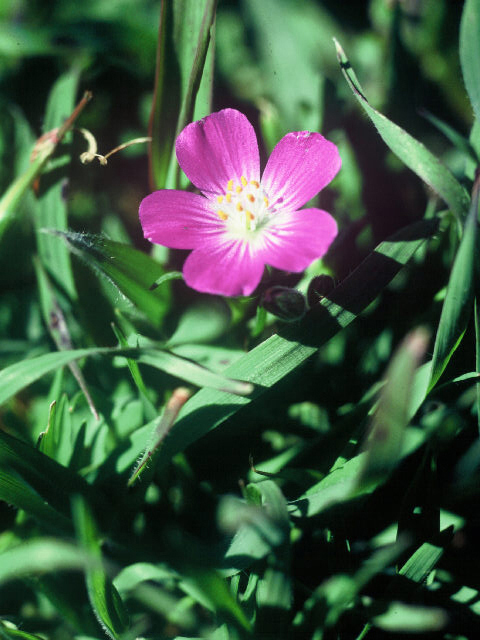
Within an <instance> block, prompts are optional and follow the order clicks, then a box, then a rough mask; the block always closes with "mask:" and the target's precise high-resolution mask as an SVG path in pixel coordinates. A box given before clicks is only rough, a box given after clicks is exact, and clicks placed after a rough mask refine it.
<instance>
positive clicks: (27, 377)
mask: <svg viewBox="0 0 480 640" xmlns="http://www.w3.org/2000/svg"><path fill="white" fill-rule="evenodd" d="M94 355H106V356H111V357H112V356H124V357H125V358H134V359H135V360H137V361H138V362H143V363H145V364H147V365H149V366H151V367H155V368H157V369H161V370H162V371H165V372H166V373H168V374H170V375H172V376H176V377H178V378H180V379H182V380H185V381H186V382H190V383H191V384H194V385H196V386H199V387H201V386H204V385H208V384H211V385H214V386H215V387H217V388H218V389H221V390H222V391H227V392H230V393H242V394H248V393H250V392H251V391H252V385H251V383H249V382H242V381H241V380H230V379H229V378H226V377H225V376H224V375H222V374H219V373H214V372H212V371H209V370H208V369H205V368H204V367H201V366H199V365H197V364H195V363H194V362H190V361H189V360H185V359H184V358H181V357H180V356H177V355H174V354H172V353H169V352H167V351H160V350H158V349H153V348H145V349H133V348H130V349H117V348H116V347H103V348H101V347H100V348H91V349H75V350H73V351H57V352H55V353H46V354H45V355H42V356H38V357H36V358H30V359H29V360H22V361H20V362H16V363H15V364H12V365H10V366H9V367H6V368H5V369H3V370H2V371H0V404H2V403H3V402H5V401H6V400H8V398H11V397H12V396H13V395H15V394H16V393H18V392H19V391H20V390H21V389H24V388H25V387H28V385H30V384H32V382H35V381H36V380H39V379H40V378H42V377H43V376H44V375H46V374H47V373H50V372H52V371H55V370H56V369H59V368H60V367H63V366H65V365H68V364H69V363H70V362H73V361H74V360H78V359H79V358H84V357H87V356H94Z"/></svg>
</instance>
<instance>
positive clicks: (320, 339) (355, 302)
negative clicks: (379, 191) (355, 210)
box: [158, 220, 438, 464]
mask: <svg viewBox="0 0 480 640" xmlns="http://www.w3.org/2000/svg"><path fill="white" fill-rule="evenodd" d="M437 226H438V225H437V222H436V221H434V220H425V221H422V222H420V223H416V224H414V225H411V226H409V227H406V228H405V229H403V230H402V231H400V232H398V233H397V234H395V236H393V237H392V238H390V239H389V240H386V241H384V242H382V243H381V244H380V245H379V246H378V247H377V248H376V249H375V250H374V251H373V252H372V253H371V254H370V255H369V256H368V257H367V258H366V259H365V260H364V261H363V262H362V263H361V264H360V265H359V267H357V269H356V270H355V271H354V272H353V273H352V274H351V275H350V276H348V278H346V279H345V280H344V281H343V282H342V283H341V284H340V285H339V286H338V287H336V288H335V289H334V290H333V291H332V292H331V293H330V294H329V296H328V297H325V298H323V299H322V300H321V302H320V303H319V304H318V305H317V306H315V307H314V308H313V309H311V310H310V311H309V312H308V313H307V314H306V316H305V317H304V318H303V319H302V320H301V321H300V322H299V323H298V324H296V325H292V326H288V327H286V328H285V329H284V330H283V331H282V333H281V334H279V335H274V336H272V337H270V338H268V339H267V340H265V341H264V342H262V343H261V344H260V345H258V347H255V349H253V350H252V351H251V352H250V353H248V354H246V355H245V356H243V357H242V358H240V359H239V360H237V361H236V362H235V363H234V364H232V365H231V366H229V367H228V368H227V369H226V370H225V373H226V374H228V375H232V376H235V377H239V378H242V379H245V380H250V381H251V382H253V383H254V384H255V385H257V386H256V388H255V390H254V391H253V392H252V395H251V396H250V397H249V398H248V399H247V398H236V397H233V396H231V395H226V394H222V393H218V392H211V391H206V390H201V391H200V392H199V393H197V394H195V396H194V397H193V398H191V399H190V400H189V401H188V402H187V404H186V405H185V407H184V408H183V409H182V411H181V412H180V417H179V419H178V421H177V422H176V423H175V425H174V426H173V428H172V430H171V432H170V435H169V437H168V438H167V440H166V441H165V443H164V446H163V448H162V450H161V451H160V454H159V459H158V463H159V464H161V461H162V460H163V461H164V462H166V461H167V460H170V458H171V457H172V456H173V455H175V454H176V453H178V452H179V451H183V450H184V449H185V448H186V447H187V446H188V445H189V444H190V443H192V442H195V441H196V440H197V439H198V438H200V437H202V436H203V435H204V434H206V433H207V432H208V431H210V430H212V429H215V428H216V427H217V426H219V425H220V424H221V423H222V422H223V421H224V420H226V419H227V418H229V417H230V416H232V415H233V414H234V413H236V412H237V411H238V410H239V409H240V408H241V407H243V406H245V405H246V404H248V403H249V402H250V401H251V400H256V399H257V398H259V397H260V396H261V395H262V394H263V393H264V391H266V390H267V389H269V388H271V387H272V386H273V385H274V384H276V383H277V382H278V381H279V380H281V379H282V378H284V377H285V376H286V375H288V374H289V373H291V372H292V371H294V370H295V369H296V368H297V367H299V366H300V365H302V364H303V363H304V362H305V361H306V360H307V358H309V357H310V356H312V355H313V354H314V353H316V351H317V350H318V349H319V348H320V347H321V346H322V345H323V344H325V343H326V342H327V341H328V340H329V339H330V338H331V337H332V336H334V335H335V334H336V333H338V332H339V331H340V330H341V329H343V328H344V327H346V326H347V325H349V324H350V323H351V322H352V321H353V320H355V318H356V317H357V316H358V315H359V314H360V313H361V312H362V311H363V310H364V309H365V308H366V307H367V306H368V305H369V304H370V303H371V302H372V301H373V300H374V299H375V298H376V297H377V296H378V295H379V294H380V293H381V291H382V290H383V288H384V287H385V286H387V284H388V283H389V282H390V281H391V280H392V278H393V277H394V276H395V275H396V274H397V273H398V272H399V271H400V269H401V268H402V267H403V266H404V265H405V264H406V263H407V262H408V260H409V259H410V258H411V257H412V256H413V254H414V253H415V251H416V250H417V249H418V248H419V247H420V246H421V245H422V244H423V243H424V242H425V240H427V239H428V238H430V237H431V236H432V235H433V234H434V233H435V231H436V230H437Z"/></svg>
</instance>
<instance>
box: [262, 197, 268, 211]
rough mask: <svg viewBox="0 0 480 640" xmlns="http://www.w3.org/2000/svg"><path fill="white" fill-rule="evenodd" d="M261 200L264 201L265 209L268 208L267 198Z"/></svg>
mask: <svg viewBox="0 0 480 640" xmlns="http://www.w3.org/2000/svg"><path fill="white" fill-rule="evenodd" d="M263 201H264V203H265V206H266V207H267V209H268V198H264V199H263Z"/></svg>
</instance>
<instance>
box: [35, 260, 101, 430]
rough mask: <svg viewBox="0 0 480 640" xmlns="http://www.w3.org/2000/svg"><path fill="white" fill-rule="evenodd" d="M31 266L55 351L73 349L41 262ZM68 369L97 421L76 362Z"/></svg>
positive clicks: (90, 398)
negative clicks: (55, 347) (33, 269)
mask: <svg viewBox="0 0 480 640" xmlns="http://www.w3.org/2000/svg"><path fill="white" fill-rule="evenodd" d="M33 264H34V267H35V273H36V276H37V284H38V290H39V294H40V306H41V309H42V315H43V320H44V322H45V325H46V326H47V329H48V331H49V333H50V336H51V337H52V339H53V341H54V342H55V344H56V345H57V349H59V350H60V351H62V350H66V349H73V344H72V340H71V337H70V331H69V328H68V325H67V322H66V320H65V316H64V314H63V311H62V308H61V306H60V304H59V301H58V299H57V296H56V295H55V291H54V288H53V285H52V283H51V282H50V279H49V277H48V275H47V273H46V271H45V269H44V268H43V266H42V264H41V262H40V261H39V260H38V259H37V258H36V257H35V258H34V261H33ZM68 367H69V369H70V371H71V372H72V375H73V377H74V378H75V380H76V381H77V382H78V386H79V387H80V389H81V390H82V393H83V395H84V396H85V399H86V401H87V404H88V406H89V407H90V411H91V412H92V414H93V416H94V418H96V420H98V419H99V417H98V413H97V409H96V408H95V404H94V402H93V400H92V396H91V395H90V392H89V390H88V386H87V383H86V381H85V378H84V376H83V374H82V372H81V371H80V367H79V366H78V364H77V363H76V362H71V363H70V364H69V365H68Z"/></svg>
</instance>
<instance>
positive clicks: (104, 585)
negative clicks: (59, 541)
mask: <svg viewBox="0 0 480 640" xmlns="http://www.w3.org/2000/svg"><path fill="white" fill-rule="evenodd" d="M72 511H73V521H74V523H75V530H76V533H77V537H78V541H79V543H80V545H81V546H82V548H83V549H84V550H85V553H87V554H88V555H91V556H92V558H95V559H96V560H98V563H97V565H96V566H95V565H93V566H87V567H86V569H85V580H86V583H87V591H88V597H89V599H90V604H91V605H92V607H93V610H94V612H95V615H96V616H97V619H98V621H99V623H100V625H101V626H102V628H103V629H104V631H105V633H106V634H107V635H108V636H110V637H111V638H114V639H115V640H117V639H118V638H121V636H122V634H123V633H125V632H126V631H128V629H129V617H128V613H127V610H126V608H125V605H124V604H123V601H122V599H121V597H120V595H119V593H118V591H117V590H116V589H115V587H114V586H113V584H112V581H111V580H110V578H109V577H108V576H107V574H106V573H105V570H104V569H103V567H102V566H101V563H102V550H101V541H100V537H99V533H98V531H97V527H96V525H95V522H94V520H93V516H92V514H91V512H90V509H89V507H88V506H87V503H86V502H85V501H84V500H83V499H82V498H81V497H80V496H78V495H77V496H74V498H73V501H72Z"/></svg>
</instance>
